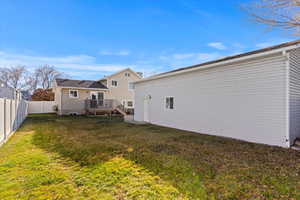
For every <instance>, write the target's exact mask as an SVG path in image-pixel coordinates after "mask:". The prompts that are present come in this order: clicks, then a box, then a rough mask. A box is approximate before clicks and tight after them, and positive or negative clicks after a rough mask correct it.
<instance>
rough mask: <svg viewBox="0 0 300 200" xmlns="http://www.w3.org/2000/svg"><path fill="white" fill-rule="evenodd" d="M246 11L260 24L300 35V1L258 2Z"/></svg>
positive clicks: (259, 0)
mask: <svg viewBox="0 0 300 200" xmlns="http://www.w3.org/2000/svg"><path fill="white" fill-rule="evenodd" d="M246 10H247V12H248V13H249V14H250V15H251V16H252V17H253V18H254V19H255V21H256V22H258V23H261V24H265V25H268V26H269V27H277V28H282V29H287V30H292V31H293V32H294V33H295V34H298V35H299V34H300V0H256V1H254V3H252V4H250V5H248V6H246Z"/></svg>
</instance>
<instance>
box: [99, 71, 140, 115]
mask: <svg viewBox="0 0 300 200" xmlns="http://www.w3.org/2000/svg"><path fill="white" fill-rule="evenodd" d="M141 79H142V74H141V73H136V72H134V71H133V70H131V69H130V68H127V69H124V70H122V71H119V72H117V73H114V74H112V75H110V76H106V77H104V78H102V79H101V80H100V82H101V83H103V84H104V85H105V86H106V87H107V88H108V92H107V94H106V95H107V98H108V99H114V100H117V101H118V102H119V103H120V104H122V105H123V106H124V107H125V109H126V110H131V109H134V90H133V84H132V83H133V82H135V81H138V80H141Z"/></svg>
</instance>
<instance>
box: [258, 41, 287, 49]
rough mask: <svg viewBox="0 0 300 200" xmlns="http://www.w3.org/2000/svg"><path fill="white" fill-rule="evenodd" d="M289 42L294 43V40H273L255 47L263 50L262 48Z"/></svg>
mask: <svg viewBox="0 0 300 200" xmlns="http://www.w3.org/2000/svg"><path fill="white" fill-rule="evenodd" d="M289 41H292V39H288V38H280V39H271V40H268V41H265V42H261V43H258V44H256V45H255V46H256V47H258V48H261V49H262V48H266V47H271V46H274V45H278V44H281V43H284V42H289Z"/></svg>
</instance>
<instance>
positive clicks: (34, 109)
mask: <svg viewBox="0 0 300 200" xmlns="http://www.w3.org/2000/svg"><path fill="white" fill-rule="evenodd" d="M54 105H56V104H55V101H29V102H28V113H29V114H33V113H55V111H54V109H53V107H54Z"/></svg>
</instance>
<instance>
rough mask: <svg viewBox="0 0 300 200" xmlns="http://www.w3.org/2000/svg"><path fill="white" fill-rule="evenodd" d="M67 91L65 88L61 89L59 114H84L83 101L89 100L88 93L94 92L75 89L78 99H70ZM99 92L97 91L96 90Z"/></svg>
mask: <svg viewBox="0 0 300 200" xmlns="http://www.w3.org/2000/svg"><path fill="white" fill-rule="evenodd" d="M69 90H70V89H66V88H62V89H61V91H62V92H61V95H62V96H61V108H60V112H59V114H62V115H65V114H69V113H74V112H76V113H78V114H84V113H85V100H86V99H89V98H90V92H91V91H94V90H88V89H76V88H74V90H78V94H79V98H70V97H69ZM97 91H98V92H99V90H97ZM103 93H104V99H106V93H107V92H106V91H103Z"/></svg>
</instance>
